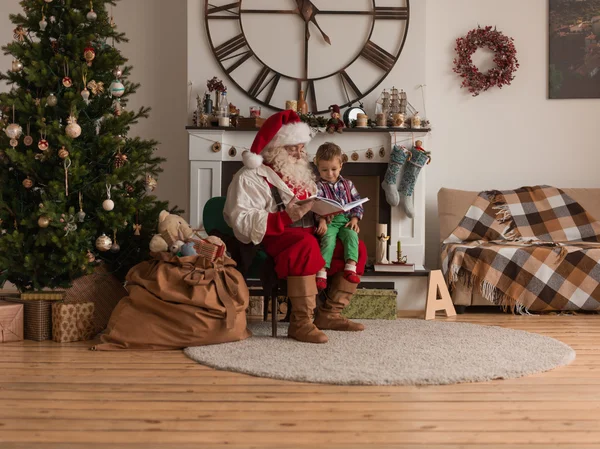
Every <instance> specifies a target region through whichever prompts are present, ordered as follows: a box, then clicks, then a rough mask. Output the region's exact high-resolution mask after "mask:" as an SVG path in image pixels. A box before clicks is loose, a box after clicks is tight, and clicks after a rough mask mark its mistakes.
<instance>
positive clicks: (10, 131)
mask: <svg viewBox="0 0 600 449" xmlns="http://www.w3.org/2000/svg"><path fill="white" fill-rule="evenodd" d="M4 133H5V134H6V136H7V137H8V138H10V139H14V140H16V139H18V138H19V137H21V134H23V128H21V125H19V124H18V123H15V105H14V104H13V122H12V123H11V124H10V125H8V126H7V127H6V129H5V130H4ZM17 144H18V142H17ZM11 145H12V144H11ZM14 146H16V145H14Z"/></svg>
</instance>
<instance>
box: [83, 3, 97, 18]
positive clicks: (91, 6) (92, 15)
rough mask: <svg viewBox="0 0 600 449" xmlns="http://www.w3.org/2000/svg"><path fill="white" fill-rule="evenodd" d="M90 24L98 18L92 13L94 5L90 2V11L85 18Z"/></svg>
mask: <svg viewBox="0 0 600 449" xmlns="http://www.w3.org/2000/svg"><path fill="white" fill-rule="evenodd" d="M85 17H86V18H87V19H88V20H89V21H90V22H94V21H95V20H96V19H97V18H98V14H96V12H95V11H94V4H93V3H92V2H91V0H90V11H89V12H88V13H87V14H86V16H85Z"/></svg>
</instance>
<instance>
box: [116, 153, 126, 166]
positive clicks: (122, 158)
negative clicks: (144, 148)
mask: <svg viewBox="0 0 600 449" xmlns="http://www.w3.org/2000/svg"><path fill="white" fill-rule="evenodd" d="M125 162H127V155H126V154H123V153H118V154H117V155H116V156H115V162H114V163H115V168H121V167H122V166H123V165H125Z"/></svg>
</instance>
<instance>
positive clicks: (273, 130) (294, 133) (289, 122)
mask: <svg viewBox="0 0 600 449" xmlns="http://www.w3.org/2000/svg"><path fill="white" fill-rule="evenodd" d="M310 139H311V133H310V127H309V126H308V125H307V124H306V123H303V122H302V121H301V120H300V117H298V114H296V113H295V112H294V111H292V110H287V111H281V112H278V113H277V114H273V115H272V116H271V117H269V118H268V119H267V120H266V121H265V123H263V125H262V126H261V128H260V130H259V131H258V133H257V134H256V137H255V138H254V142H252V147H251V148H250V151H244V153H243V154H242V158H243V160H244V165H245V166H246V167H248V168H257V167H259V166H260V165H261V164H262V161H263V157H262V156H261V155H260V153H262V152H263V150H265V149H266V148H276V147H282V146H284V145H298V144H301V143H304V144H306V143H308V142H310Z"/></svg>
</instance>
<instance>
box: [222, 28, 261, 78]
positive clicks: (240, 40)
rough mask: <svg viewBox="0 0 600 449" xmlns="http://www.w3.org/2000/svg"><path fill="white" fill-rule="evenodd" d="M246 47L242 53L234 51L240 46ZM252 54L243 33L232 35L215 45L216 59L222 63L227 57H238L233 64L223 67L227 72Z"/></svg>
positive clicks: (231, 70) (239, 48)
mask: <svg viewBox="0 0 600 449" xmlns="http://www.w3.org/2000/svg"><path fill="white" fill-rule="evenodd" d="M244 47H245V48H246V50H245V51H243V52H242V53H235V52H237V51H238V50H241V49H242V48H244ZM253 55H254V53H253V52H252V50H250V47H248V42H247V41H246V37H245V36H244V34H243V33H240V34H238V35H237V36H235V37H232V38H231V39H229V40H228V41H227V42H224V43H222V44H221V45H219V46H218V47H215V56H216V57H217V59H218V60H219V61H220V62H221V64H223V62H225V61H227V60H228V59H232V58H236V57H238V56H239V57H240V58H239V59H238V60H237V61H236V62H235V63H234V64H232V65H231V66H230V67H228V68H225V71H226V72H227V73H231V72H233V71H234V70H235V69H237V68H238V67H239V66H241V65H242V64H243V63H244V62H246V61H247V60H248V59H249V58H251V57H252V56H253Z"/></svg>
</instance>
